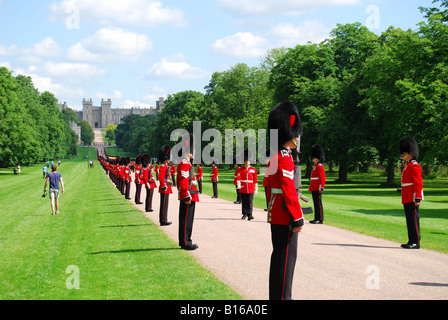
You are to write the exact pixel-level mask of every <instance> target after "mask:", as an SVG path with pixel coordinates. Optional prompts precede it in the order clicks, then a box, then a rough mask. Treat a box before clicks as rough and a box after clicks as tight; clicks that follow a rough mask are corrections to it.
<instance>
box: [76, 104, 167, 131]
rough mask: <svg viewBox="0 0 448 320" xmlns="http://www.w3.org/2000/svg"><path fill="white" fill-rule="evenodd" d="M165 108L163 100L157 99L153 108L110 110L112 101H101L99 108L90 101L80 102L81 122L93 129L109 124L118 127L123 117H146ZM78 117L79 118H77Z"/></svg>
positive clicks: (105, 126)
mask: <svg viewBox="0 0 448 320" xmlns="http://www.w3.org/2000/svg"><path fill="white" fill-rule="evenodd" d="M164 107H165V101H164V99H163V98H159V101H157V102H156V107H155V108H140V107H132V108H112V100H111V99H108V100H107V101H105V100H101V106H99V107H96V106H94V105H93V102H92V99H89V100H86V99H83V100H82V111H81V113H82V115H81V118H82V120H85V121H87V122H88V123H89V124H90V126H91V127H92V128H93V129H95V128H107V126H108V125H109V124H111V123H112V124H114V125H119V124H120V123H121V119H122V118H124V117H125V116H128V115H131V114H136V115H139V116H146V115H148V114H154V115H155V114H157V112H158V111H160V110H162V109H163V108H164ZM78 117H79V116H78Z"/></svg>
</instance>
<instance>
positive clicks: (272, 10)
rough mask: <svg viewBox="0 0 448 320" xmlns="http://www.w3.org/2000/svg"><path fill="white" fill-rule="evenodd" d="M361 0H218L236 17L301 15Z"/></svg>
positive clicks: (221, 5)
mask: <svg viewBox="0 0 448 320" xmlns="http://www.w3.org/2000/svg"><path fill="white" fill-rule="evenodd" d="M359 2H360V0H313V1H309V0H276V1H272V0H238V1H234V0H218V4H219V6H220V7H221V8H223V9H224V10H226V11H227V12H230V13H232V14H234V15H271V14H283V15H299V14H304V13H305V12H307V11H309V10H313V9H318V8H322V7H329V6H340V5H353V4H357V3H359Z"/></svg>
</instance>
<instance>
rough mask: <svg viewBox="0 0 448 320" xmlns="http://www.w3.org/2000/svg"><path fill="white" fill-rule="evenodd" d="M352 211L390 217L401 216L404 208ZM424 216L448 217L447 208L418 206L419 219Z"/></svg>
mask: <svg viewBox="0 0 448 320" xmlns="http://www.w3.org/2000/svg"><path fill="white" fill-rule="evenodd" d="M351 211H352V212H358V213H363V214H366V215H382V216H392V217H403V218H405V215H404V209H393V210H365V209H358V210H351ZM424 218H437V219H448V210H447V209H425V208H424V207H421V208H420V219H424Z"/></svg>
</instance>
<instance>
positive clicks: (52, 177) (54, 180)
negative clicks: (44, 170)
mask: <svg viewBox="0 0 448 320" xmlns="http://www.w3.org/2000/svg"><path fill="white" fill-rule="evenodd" d="M57 170H58V167H57V166H56V165H52V166H51V172H50V173H49V174H48V175H47V179H46V180H45V185H44V195H45V192H46V189H47V185H48V181H50V202H51V214H52V215H55V214H58V213H59V187H60V188H61V192H62V193H64V182H63V181H62V175H61V174H60V173H59V172H57Z"/></svg>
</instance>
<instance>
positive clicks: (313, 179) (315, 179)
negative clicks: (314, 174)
mask: <svg viewBox="0 0 448 320" xmlns="http://www.w3.org/2000/svg"><path fill="white" fill-rule="evenodd" d="M311 180H319V178H311Z"/></svg>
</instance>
